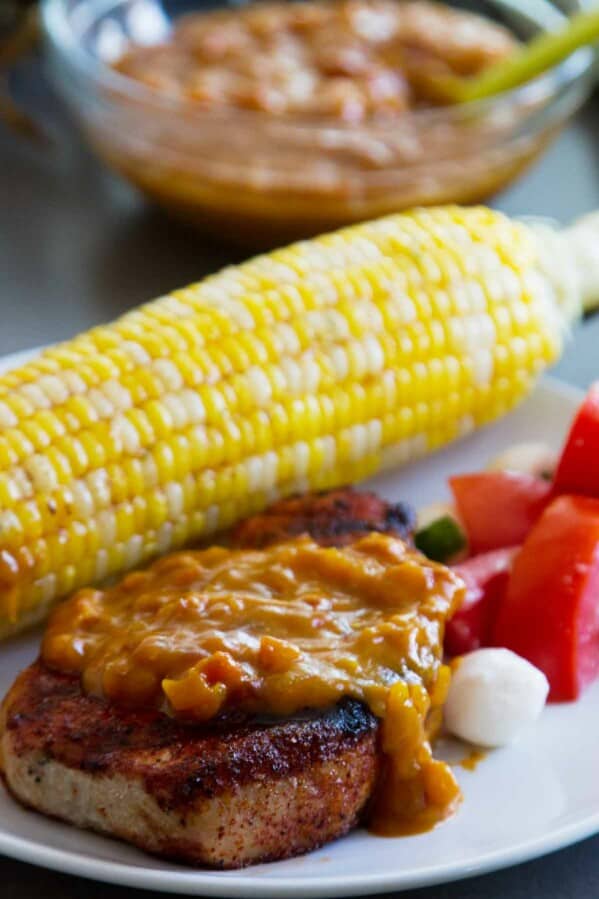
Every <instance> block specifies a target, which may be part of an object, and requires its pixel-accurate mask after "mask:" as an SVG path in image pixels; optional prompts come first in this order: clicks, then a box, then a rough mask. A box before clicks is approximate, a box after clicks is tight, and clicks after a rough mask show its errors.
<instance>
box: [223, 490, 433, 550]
mask: <svg viewBox="0 0 599 899" xmlns="http://www.w3.org/2000/svg"><path fill="white" fill-rule="evenodd" d="M414 525H415V516H414V512H413V510H412V509H411V508H410V506H408V505H407V504H406V503H387V502H385V500H382V499H381V498H380V497H379V496H377V495H376V494H375V493H367V492H365V491H358V490H353V489H352V488H351V487H345V488H343V489H342V490H331V491H329V492H328V493H307V494H304V495H303V496H294V497H291V498H290V499H284V500H280V501H279V502H276V503H274V504H273V505H272V506H269V507H268V509H266V510H265V511H264V512H262V513H261V514H259V515H252V517H251V518H247V519H246V520H245V521H242V522H241V524H239V525H237V527H236V528H235V529H234V530H233V532H232V535H231V540H232V543H234V544H235V546H243V547H247V548H255V549H261V548H262V547H264V546H267V545H268V544H270V543H277V542H278V541H279V540H285V539H286V538H288V537H299V536H300V535H301V534H308V535H309V536H310V537H312V539H313V540H316V541H317V542H318V543H320V544H321V545H322V546H346V545H347V544H348V543H351V542H352V541H353V540H357V539H358V538H360V537H364V536H365V535H366V534H369V533H371V532H372V531H379V532H380V533H383V534H395V535H396V536H397V537H401V538H402V539H403V540H405V539H406V538H408V537H410V535H411V532H412V530H413V528H414Z"/></svg>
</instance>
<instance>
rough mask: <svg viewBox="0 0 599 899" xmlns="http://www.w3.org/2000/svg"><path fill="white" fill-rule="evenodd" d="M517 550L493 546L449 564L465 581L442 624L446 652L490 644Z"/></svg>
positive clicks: (465, 650)
mask: <svg viewBox="0 0 599 899" xmlns="http://www.w3.org/2000/svg"><path fill="white" fill-rule="evenodd" d="M517 551H518V547H515V546H512V547H509V548H508V549H497V550H494V551H493V552H489V553H481V555H478V556H473V557H472V558H471V559H467V560H466V561H465V562H460V564H459V565H454V566H453V570H454V571H455V572H456V573H457V574H459V575H460V577H461V578H462V579H463V581H464V583H465V584H466V596H465V598H464V601H463V602H462V605H461V606H460V608H459V609H458V610H457V612H456V613H455V614H454V615H453V616H452V618H451V619H450V620H449V621H448V622H447V625H446V627H445V651H446V652H447V654H448V655H450V656H459V655H463V654H464V653H466V652H472V651H473V650H475V649H480V647H481V646H490V645H491V642H492V637H493V630H494V627H495V619H496V617H497V613H498V611H499V604H500V602H501V600H502V599H503V596H504V595H505V591H506V589H507V585H508V580H509V575H510V571H511V568H512V562H513V559H514V556H515V554H516V553H517Z"/></svg>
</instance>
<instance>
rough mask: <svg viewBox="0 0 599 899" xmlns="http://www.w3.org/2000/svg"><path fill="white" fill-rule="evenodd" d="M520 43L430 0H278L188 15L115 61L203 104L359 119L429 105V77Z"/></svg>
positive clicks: (468, 69) (476, 64)
mask: <svg viewBox="0 0 599 899" xmlns="http://www.w3.org/2000/svg"><path fill="white" fill-rule="evenodd" d="M515 46H516V42H515V40H514V38H513V36H512V35H511V33H510V32H509V31H507V30H506V29H505V28H503V27H502V26H500V25H497V24H495V23H494V22H491V21H489V20H487V19H484V18H482V17H480V16H478V15H474V14H472V13H467V12H463V11H460V10H456V9H452V8H450V7H448V6H442V5H440V4H437V3H431V2H428V0H404V2H403V3H398V2H396V0H306V2H302V3H298V2H293V3H286V2H282V0H278V2H276V0H275V2H270V3H265V4H255V5H250V6H247V7H242V8H241V9H225V10H217V11H213V12H209V13H201V12H199V13H191V14H188V15H187V16H183V17H182V18H181V19H180V20H179V21H178V22H177V23H176V24H175V27H174V29H173V31H172V33H171V34H170V36H169V38H168V40H167V41H165V42H164V43H161V44H158V45H156V46H150V47H143V46H137V47H132V48H131V49H129V50H128V51H127V52H126V53H125V54H124V55H123V56H122V58H121V59H120V60H119V61H118V62H117V63H116V64H115V68H116V69H117V70H118V71H119V72H121V73H122V74H123V75H126V76H127V77H129V78H134V79H136V80H138V81H141V82H142V83H144V84H146V85H147V86H148V87H150V88H153V89H155V90H159V91H163V92H164V93H166V94H168V95H169V96H172V97H176V98H177V99H179V100H191V101H195V102H199V103H201V104H202V105H203V106H205V107H209V108H218V107H236V108H238V109H253V110H259V111H261V112H265V113H268V114H269V115H273V116H292V117H296V118H297V117H306V116H308V117H326V118H330V119H340V120H341V121H344V122H364V121H367V120H368V119H372V118H378V119H380V118H384V119H392V118H395V117H397V116H398V115H401V114H402V113H404V112H405V111H406V110H408V109H411V108H414V107H419V106H422V105H431V104H432V103H436V102H437V100H438V95H437V93H436V92H435V90H434V80H435V78H436V77H442V76H444V75H448V74H454V75H457V74H459V75H476V74H478V73H479V72H480V71H481V70H482V69H484V68H486V67H487V66H488V65H490V64H491V63H494V62H497V61H498V60H500V59H503V58H504V57H505V56H507V55H509V54H510V53H511V52H512V51H513V50H514V47H515Z"/></svg>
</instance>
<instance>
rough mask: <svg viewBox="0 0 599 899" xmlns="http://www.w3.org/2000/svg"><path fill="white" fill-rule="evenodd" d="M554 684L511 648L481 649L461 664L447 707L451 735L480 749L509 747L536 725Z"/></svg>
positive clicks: (454, 679)
mask: <svg viewBox="0 0 599 899" xmlns="http://www.w3.org/2000/svg"><path fill="white" fill-rule="evenodd" d="M548 693H549V683H548V681H547V678H546V677H545V675H544V674H543V672H542V671H539V669H538V668H535V666H534V665H531V664H530V662H527V661H526V659H523V658H521V657H520V656H518V655H516V653H515V652H511V650H509V649H477V650H476V651H475V652H471V653H468V655H465V656H464V657H463V658H462V659H461V660H460V662H459V664H458V666H457V668H456V670H455V672H454V674H453V677H452V679H451V686H450V688H449V693H448V696H447V702H446V704H445V726H446V728H447V730H448V731H449V732H450V733H452V734H454V735H455V736H456V737H460V738H461V739H462V740H467V741H468V742H470V743H476V744H478V745H479V746H488V747H496V746H506V745H507V744H508V743H512V742H513V741H514V740H515V739H516V738H517V737H519V736H520V734H521V733H522V731H523V730H525V729H526V728H527V727H528V726H530V725H531V724H533V723H534V722H535V721H536V720H537V718H538V717H539V715H540V714H541V711H542V710H543V706H544V705H545V700H546V699H547V694H548Z"/></svg>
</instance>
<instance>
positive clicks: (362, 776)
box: [0, 490, 412, 868]
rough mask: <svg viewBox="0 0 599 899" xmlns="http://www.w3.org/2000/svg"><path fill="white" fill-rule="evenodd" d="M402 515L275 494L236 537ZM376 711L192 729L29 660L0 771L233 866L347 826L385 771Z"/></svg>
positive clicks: (80, 814)
mask: <svg viewBox="0 0 599 899" xmlns="http://www.w3.org/2000/svg"><path fill="white" fill-rule="evenodd" d="M411 521H412V519H411V515H410V513H409V510H408V509H407V508H406V507H405V506H404V505H403V504H400V505H397V506H392V505H389V504H387V503H384V502H383V501H382V500H380V499H379V498H378V497H376V496H374V495H372V494H363V493H357V492H354V491H352V490H345V491H334V492H333V493H332V494H328V495H327V494H323V495H316V496H314V495H312V496H307V497H305V498H298V499H294V500H288V501H284V502H281V503H277V504H275V506H274V507H272V508H271V509H270V510H268V511H267V512H266V513H265V514H264V515H259V516H256V517H255V518H254V519H249V520H248V521H247V522H245V523H244V524H243V525H242V526H240V527H239V528H238V529H237V530H236V532H234V534H233V541H234V542H235V544H237V545H242V546H264V545H266V544H267V543H270V542H272V541H273V540H280V539H283V538H284V537H285V536H286V535H289V534H292V535H294V536H296V535H298V534H300V533H307V534H309V535H310V536H312V537H313V538H314V539H316V540H319V541H322V542H323V543H326V545H335V544H344V543H347V542H348V541H349V540H351V539H352V538H355V537H356V536H359V535H363V534H364V533H365V532H368V531H370V530H379V531H383V532H388V533H395V534H397V535H398V536H401V537H406V536H407V534H408V533H409V530H410V526H411ZM377 731H378V722H377V719H376V718H375V717H374V716H373V715H372V714H371V713H370V712H369V711H368V710H367V709H366V708H365V706H363V705H362V704H360V703H358V702H355V701H353V700H344V701H343V702H341V703H340V704H339V705H337V706H336V707H334V708H330V709H326V710H324V711H323V710H313V711H310V712H306V714H305V715H300V716H294V717H292V718H287V719H284V720H281V719H278V720H264V719H262V720H251V719H248V718H244V717H241V716H237V717H236V716H231V715H229V716H227V717H225V718H222V719H220V720H217V721H215V722H211V723H210V724H207V725H188V724H183V723H181V722H178V721H176V720H174V719H172V718H170V717H168V716H167V715H164V714H162V713H161V712H158V711H154V710H144V711H138V710H135V711H133V710H131V709H126V708H121V707H118V706H116V705H114V704H111V703H109V702H107V701H106V700H104V699H100V698H98V697H94V696H90V695H87V694H85V693H83V691H82V689H81V686H80V681H79V678H78V677H74V676H70V675H65V674H61V673H57V672H54V671H51V670H49V669H48V668H47V667H45V666H44V665H43V664H42V663H39V662H38V663H36V664H34V665H32V666H31V667H30V668H28V669H27V670H26V671H24V672H23V673H22V674H21V675H20V676H19V678H18V679H17V681H16V683H15V684H14V685H13V687H12V689H11V690H10V692H9V694H8V696H7V697H6V699H5V700H4V703H3V706H2V715H1V717H0V770H2V771H3V774H4V778H5V781H6V784H7V786H8V788H9V790H10V791H11V793H12V794H13V795H14V796H15V797H16V798H17V799H18V800H19V801H21V802H22V803H24V804H25V805H27V806H30V807H31V808H34V809H37V810H38V811H41V812H44V813H45V814H48V815H52V816H54V817H57V818H60V819H62V820H65V821H69V822H71V823H73V824H76V825H78V826H80V827H86V828H91V829H93V830H97V831H100V832H104V833H108V834H111V835H114V836H116V837H120V838H122V839H125V840H127V841H129V842H131V843H133V844H135V845H136V846H139V847H140V848H142V849H145V850H147V851H149V852H152V853H156V854H158V855H161V856H164V857H167V858H171V859H177V860H179V861H183V862H186V863H190V864H194V865H204V866H211V867H218V868H239V867H242V866H244V865H248V864H252V863H256V862H265V861H272V860H275V859H282V858H286V857H289V856H293V855H298V854H300V853H303V852H306V851H309V850H311V849H314V848H316V847H317V846H320V845H322V844H323V843H325V842H328V841H330V840H332V839H335V838H336V837H339V836H341V835H342V834H344V833H346V832H347V831H348V830H350V829H351V828H352V827H354V826H355V825H356V823H357V822H358V820H359V819H360V816H361V814H362V812H363V811H364V809H365V807H366V805H367V803H368V800H369V798H370V797H371V795H372V792H373V788H374V785H375V782H376V780H377V776H378V772H379V767H380V753H379V751H378V748H377Z"/></svg>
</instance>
